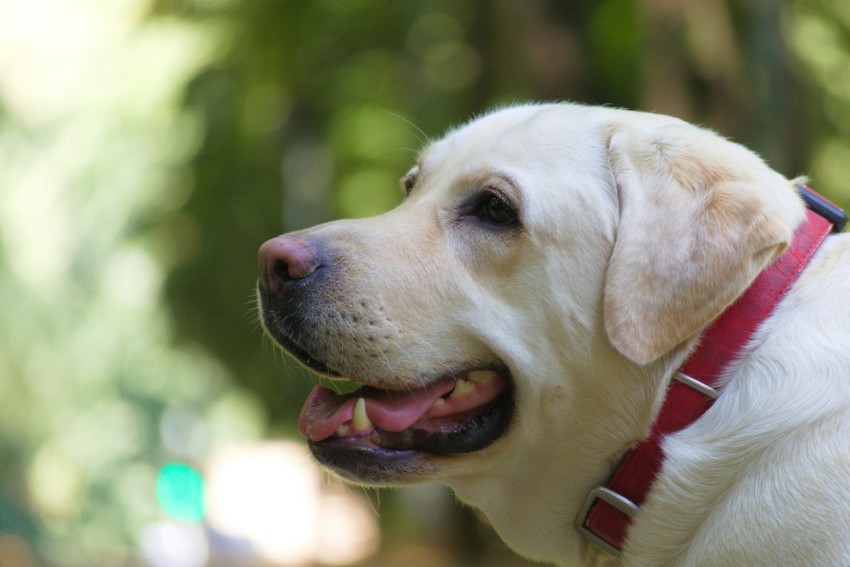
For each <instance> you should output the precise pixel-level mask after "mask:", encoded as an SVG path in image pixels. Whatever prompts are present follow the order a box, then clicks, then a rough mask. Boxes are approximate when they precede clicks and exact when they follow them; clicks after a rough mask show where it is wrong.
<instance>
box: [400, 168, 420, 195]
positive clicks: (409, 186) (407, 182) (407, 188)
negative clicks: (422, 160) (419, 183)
mask: <svg viewBox="0 0 850 567" xmlns="http://www.w3.org/2000/svg"><path fill="white" fill-rule="evenodd" d="M418 173H419V171H418V170H417V169H416V168H414V169H411V170H410V171H409V172H408V173H407V175H405V176H404V177H402V178H401V188H402V189H404V193H405V194H406V195H410V192H411V191H413V186H414V185H416V176H417V175H418Z"/></svg>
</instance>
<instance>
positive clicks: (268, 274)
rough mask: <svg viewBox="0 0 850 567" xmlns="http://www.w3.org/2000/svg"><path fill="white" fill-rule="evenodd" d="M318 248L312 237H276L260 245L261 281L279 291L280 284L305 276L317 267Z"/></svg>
mask: <svg viewBox="0 0 850 567" xmlns="http://www.w3.org/2000/svg"><path fill="white" fill-rule="evenodd" d="M318 250H319V248H318V246H317V245H316V243H314V242H313V241H311V240H305V239H303V238H296V237H292V236H278V237H277V238H273V239H271V240H269V241H268V242H266V243H264V244H263V245H262V246H260V251H259V256H260V270H261V272H262V279H261V280H260V281H261V284H262V285H263V287H265V288H266V289H269V290H271V291H278V288H279V286H281V285H283V284H285V283H287V282H291V281H294V280H301V279H304V278H306V277H308V276H310V274H312V273H313V272H315V271H316V270H317V269H318V268H319V267H320V265H321V264H320V263H319V252H318Z"/></svg>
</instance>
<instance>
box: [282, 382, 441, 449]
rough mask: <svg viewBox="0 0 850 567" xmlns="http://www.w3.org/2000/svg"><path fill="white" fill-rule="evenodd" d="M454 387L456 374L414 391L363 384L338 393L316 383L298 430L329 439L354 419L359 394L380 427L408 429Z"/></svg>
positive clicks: (303, 411)
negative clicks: (364, 385)
mask: <svg viewBox="0 0 850 567" xmlns="http://www.w3.org/2000/svg"><path fill="white" fill-rule="evenodd" d="M454 387H455V380H454V379H453V378H445V379H443V380H440V381H438V382H436V383H434V384H431V385H429V386H428V387H426V388H421V389H419V390H414V391H412V392H410V391H404V392H390V391H384V390H376V389H374V388H361V389H360V390H358V391H356V392H352V393H350V394H336V393H334V391H333V390H329V389H328V388H325V387H324V386H316V387H315V388H313V391H312V392H310V396H309V397H308V398H307V401H306V402H305V403H304V407H303V408H302V409H301V416H300V417H299V418H298V431H299V432H300V433H301V435H303V436H305V437H307V438H309V439H310V440H312V441H322V440H324V439H327V438H328V437H330V436H331V435H333V434H334V433H335V432H336V430H337V429H339V426H340V425H342V424H343V423H346V422H348V421H351V418H352V416H353V414H354V404H356V403H357V398H364V399H365V400H366V413H368V414H369V418H370V419H371V420H372V423H373V424H374V425H375V426H376V427H378V428H380V429H383V430H384V431H393V432H398V431H404V430H405V429H407V428H408V427H410V426H411V425H413V424H414V423H416V422H417V421H419V420H420V419H421V418H422V416H424V415H425V414H426V413H428V410H429V409H431V406H433V405H434V402H436V401H437V400H438V399H439V398H441V397H442V396H444V395H446V394H448V393H449V392H451V391H452V390H453V389H454Z"/></svg>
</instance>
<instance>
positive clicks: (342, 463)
mask: <svg viewBox="0 0 850 567" xmlns="http://www.w3.org/2000/svg"><path fill="white" fill-rule="evenodd" d="M403 186H404V188H405V191H406V192H407V197H406V199H405V200H404V201H403V203H402V204H401V205H400V206H398V207H397V208H396V209H394V210H392V211H390V212H388V213H385V214H383V215H380V216H377V217H372V218H368V219H358V220H342V221H336V222H332V223H328V224H324V225H321V226H318V227H314V228H311V229H308V230H304V231H300V232H296V233H291V234H288V235H284V236H280V237H277V238H275V239H272V240H270V241H268V242H266V243H265V244H264V245H263V246H262V247H261V249H260V265H261V274H262V275H261V278H260V283H259V293H258V294H259V300H260V305H261V311H262V316H263V322H264V325H265V328H266V330H267V331H268V333H269V334H270V335H271V336H272V337H273V338H274V339H275V340H276V341H277V342H278V343H279V344H280V345H282V346H283V347H284V348H285V349H286V350H287V351H289V352H290V353H291V354H292V355H293V356H295V357H296V358H297V359H298V360H300V361H301V362H302V363H303V364H305V365H306V366H308V367H310V368H312V369H313V370H315V371H317V372H319V373H322V374H325V375H327V376H330V377H344V378H348V379H351V380H354V381H356V382H358V383H360V384H362V385H363V387H362V388H361V389H360V390H358V391H356V392H354V393H350V394H345V395H337V394H336V393H334V392H332V391H331V390H328V389H326V388H322V387H319V388H316V389H315V390H314V391H313V393H312V394H311V395H310V398H309V399H308V400H307V402H306V404H305V407H304V410H303V411H302V415H301V419H300V425H299V428H300V430H301V432H302V434H304V435H305V436H306V437H307V438H308V440H309V444H310V448H311V450H312V451H313V453H314V454H315V456H316V457H317V458H318V460H319V461H320V462H322V463H323V464H325V465H326V466H328V467H329V468H331V469H332V470H334V471H336V472H337V473H339V474H340V475H342V476H344V477H347V478H349V479H351V480H353V481H355V482H359V483H365V484H400V483H408V482H418V481H423V480H439V481H441V482H444V483H446V484H448V485H449V486H451V487H452V488H453V489H454V490H455V492H456V493H457V494H458V495H459V497H460V498H461V499H462V500H464V501H466V502H468V503H470V504H472V505H474V506H476V507H478V508H480V509H481V510H482V511H483V512H484V513H485V514H486V515H487V516H488V518H489V519H490V521H491V522H492V523H493V524H494V526H495V528H496V529H497V531H498V532H499V533H500V535H501V536H502V537H503V538H504V539H505V540H506V541H507V542H508V544H509V545H511V546H512V547H514V548H515V549H516V550H518V551H519V552H520V553H523V554H525V555H527V556H530V557H534V558H537V559H548V560H554V559H556V558H559V559H560V560H568V559H569V558H570V557H571V556H574V555H575V554H576V553H579V551H578V550H579V549H580V545H579V543H578V536H577V534H576V533H575V532H574V531H572V530H571V529H570V528H569V526H571V525H572V521H573V518H574V517H575V515H576V513H577V511H578V508H579V506H580V503H581V501H582V500H583V499H584V497H585V495H586V493H587V492H588V491H589V490H590V488H591V487H592V486H594V485H596V484H599V483H601V482H603V481H604V480H605V477H606V476H607V474H608V473H609V470H610V466H611V464H612V463H611V459H613V458H615V457H616V455H618V454H621V452H622V450H623V449H625V448H626V447H628V446H629V445H630V444H632V443H634V442H635V441H636V440H637V439H640V438H641V437H642V436H643V435H644V434H645V433H646V431H647V429H648V428H649V426H650V424H651V421H652V417H653V415H654V412H655V410H656V408H657V405H658V403H659V401H660V399H661V395H662V393H663V390H664V384H663V378H664V376H666V375H669V373H670V372H671V371H672V370H673V369H674V368H675V366H676V365H678V364H680V363H681V361H682V359H683V358H684V356H685V355H686V353H687V351H688V348H689V347H690V346H691V345H692V344H693V342H694V341H695V339H696V338H697V337H698V335H699V333H700V331H701V330H702V329H703V328H704V327H705V326H706V325H707V324H708V322H710V321H711V319H713V318H714V317H715V316H717V315H718V314H719V313H720V312H721V311H722V310H723V309H724V308H725V307H726V306H727V305H729V304H730V303H731V302H732V301H733V300H734V299H735V298H736V297H737V296H738V295H740V294H741V293H742V292H743V291H744V289H746V287H747V286H748V285H749V283H750V282H751V281H752V280H753V279H754V278H755V276H756V275H757V274H758V273H759V271H760V270H761V269H762V268H763V267H764V266H765V265H766V264H767V263H769V262H770V261H771V260H772V259H773V258H775V257H776V256H777V255H778V254H780V253H781V252H782V251H783V250H784V249H785V247H786V246H787V245H788V243H789V241H790V238H791V235H792V232H793V229H794V227H795V225H796V224H797V222H799V220H800V218H801V216H802V207H801V205H800V203H799V200H798V199H797V197H796V196H795V194H794V191H793V188H792V184H791V183H790V182H789V181H787V180H785V179H784V178H783V177H781V176H780V175H778V174H776V173H775V172H773V171H771V170H770V169H769V168H767V167H766V166H765V165H764V163H763V162H762V161H761V160H760V159H759V158H758V157H756V156H755V155H754V154H752V153H750V152H749V151H747V150H745V149H744V148H742V147H741V146H738V145H735V144H732V143H730V142H728V141H725V140H723V139H721V138H720V137H718V136H717V135H715V134H713V133H711V132H708V131H706V130H702V129H699V128H696V127H694V126H690V125H688V124H685V123H683V122H681V121H678V120H675V119H672V118H669V117H662V116H656V115H650V114H642V113H634V112H628V111H621V110H613V109H605V108H593V107H583V106H577V105H569V104H558V105H542V106H534V105H529V106H518V107H511V108H507V109H503V110H500V111H497V112H494V113H492V114H489V115H487V116H484V117H483V118H480V119H478V120H475V121H473V122H471V123H469V124H467V125H466V126H464V127H462V128H459V129H457V130H454V131H451V132H449V133H448V134H447V135H446V136H445V137H444V138H443V139H441V140H439V141H437V142H435V143H432V144H430V145H429V146H428V147H426V148H425V149H424V150H423V151H422V153H421V154H420V156H419V159H418V161H417V164H416V165H415V166H414V167H413V168H412V169H411V170H410V172H408V174H407V175H406V176H405V177H404V179H403Z"/></svg>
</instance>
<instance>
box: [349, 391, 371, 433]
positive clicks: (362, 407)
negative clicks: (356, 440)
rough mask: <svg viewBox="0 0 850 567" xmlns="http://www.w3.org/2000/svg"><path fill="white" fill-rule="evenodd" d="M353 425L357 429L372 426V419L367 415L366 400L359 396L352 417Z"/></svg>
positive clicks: (363, 429) (360, 429) (361, 429)
mask: <svg viewBox="0 0 850 567" xmlns="http://www.w3.org/2000/svg"><path fill="white" fill-rule="evenodd" d="M351 425H352V427H354V430H355V431H365V430H366V429H369V428H370V427H372V420H371V419H369V416H368V415H366V400H365V399H363V398H358V399H357V403H356V404H354V416H353V417H352V418H351Z"/></svg>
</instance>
